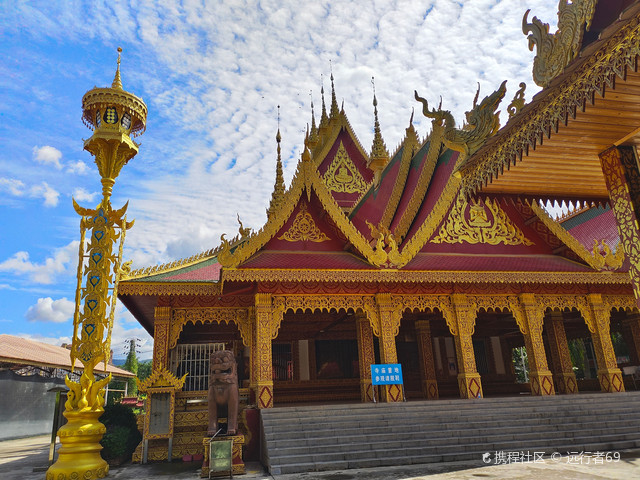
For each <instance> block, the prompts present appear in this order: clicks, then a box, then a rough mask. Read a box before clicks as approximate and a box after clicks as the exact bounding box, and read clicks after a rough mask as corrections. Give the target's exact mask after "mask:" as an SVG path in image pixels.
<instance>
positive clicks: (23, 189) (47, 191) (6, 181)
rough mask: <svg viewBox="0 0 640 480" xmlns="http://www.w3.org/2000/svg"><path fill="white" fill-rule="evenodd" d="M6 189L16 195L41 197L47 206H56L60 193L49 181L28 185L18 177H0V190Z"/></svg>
mask: <svg viewBox="0 0 640 480" xmlns="http://www.w3.org/2000/svg"><path fill="white" fill-rule="evenodd" d="M3 190H4V191H5V192H7V193H9V194H10V195H13V196H14V197H29V198H41V199H43V200H44V206H45V207H56V206H57V205H58V198H59V197H60V193H59V192H57V191H56V190H55V189H53V188H51V187H50V186H49V184H48V183H47V182H42V183H41V184H39V185H32V186H30V187H27V186H26V185H25V183H24V182H23V181H21V180H18V179H16V178H0V191H3Z"/></svg>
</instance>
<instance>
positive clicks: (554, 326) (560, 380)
mask: <svg viewBox="0 0 640 480" xmlns="http://www.w3.org/2000/svg"><path fill="white" fill-rule="evenodd" d="M546 326H547V339H548V340H549V349H550V351H551V363H552V365H553V366H554V372H553V376H554V377H555V379H556V385H557V386H558V393H567V394H570V393H578V382H577V381H576V374H575V373H574V372H573V362H572V361H571V354H570V353H569V344H568V343H567V334H566V332H565V331H564V320H563V319H562V312H560V311H558V310H553V311H552V312H551V315H550V317H549V320H548V321H547V324H546Z"/></svg>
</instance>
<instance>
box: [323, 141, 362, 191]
mask: <svg viewBox="0 0 640 480" xmlns="http://www.w3.org/2000/svg"><path fill="white" fill-rule="evenodd" d="M323 179H324V182H325V184H326V185H327V188H328V189H329V190H330V191H332V192H337V193H340V192H344V193H364V192H365V191H366V190H367V182H365V180H364V178H363V177H362V175H361V174H360V172H359V171H358V168H357V167H356V166H355V164H354V163H353V161H352V160H351V158H349V154H348V153H347V150H346V148H344V144H343V143H342V142H340V146H339V147H338V151H337V152H336V156H335V157H334V159H333V160H332V161H331V165H329V168H328V169H327V171H326V172H325V174H324V177H323Z"/></svg>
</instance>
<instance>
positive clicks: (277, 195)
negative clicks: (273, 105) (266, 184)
mask: <svg viewBox="0 0 640 480" xmlns="http://www.w3.org/2000/svg"><path fill="white" fill-rule="evenodd" d="M280 140H282V137H281V136H280V105H278V133H276V143H277V144H278V147H277V152H278V157H277V160H276V183H275V185H274V186H273V193H272V194H271V202H270V203H269V208H268V209H267V218H271V217H272V216H273V215H274V214H275V212H276V211H277V210H278V209H279V208H280V205H281V204H282V198H283V197H284V176H283V175H282V158H281V156H280Z"/></svg>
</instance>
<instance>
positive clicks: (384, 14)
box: [16, 0, 557, 267]
mask: <svg viewBox="0 0 640 480" xmlns="http://www.w3.org/2000/svg"><path fill="white" fill-rule="evenodd" d="M527 8H532V13H533V14H535V15H537V16H538V17H539V18H541V19H542V20H543V21H545V22H549V23H551V26H552V30H553V28H554V22H555V21H556V18H557V16H556V13H557V1H556V0H530V1H529V0H528V1H525V0H468V1H465V2H458V1H453V0H422V1H393V2H377V1H365V2H363V1H355V0H353V1H344V2H330V1H329V0H320V1H316V2H310V3H308V4H306V5H305V6H304V7H301V6H300V4H299V2H295V1H293V0H284V1H277V2H276V1H266V2H260V4H258V5H256V4H255V3H253V2H248V1H235V2H212V1H203V2H161V3H157V2H151V1H142V2H140V3H139V4H136V6H134V7H131V8H128V7H127V6H124V5H120V4H118V5H115V6H113V5H111V4H110V5H109V6H105V7H104V8H100V9H95V8H83V7H82V5H81V3H79V4H76V3H70V4H66V3H63V4H52V5H50V6H48V7H47V9H45V10H43V9H42V8H40V9H38V8H33V7H30V6H28V5H26V4H20V7H19V13H18V15H19V17H20V18H19V20H20V21H18V22H17V23H16V24H24V25H31V29H32V30H35V29H36V27H38V28H37V32H38V33H34V35H63V34H64V36H65V37H67V38H71V39H75V41H78V42H81V41H86V39H87V38H88V39H98V40H100V41H102V42H103V43H104V44H112V43H113V41H114V33H113V32H118V38H119V39H120V40H122V41H124V42H125V43H128V45H125V53H124V56H123V62H122V78H123V82H124V86H125V88H130V85H132V84H133V85H137V86H138V87H137V90H136V89H133V88H132V91H133V92H134V93H136V94H138V95H140V96H141V97H143V98H144V99H145V101H146V102H147V104H148V106H149V112H150V115H149V124H148V130H147V133H145V135H144V136H143V137H142V138H143V145H142V147H141V151H140V153H139V154H138V157H137V158H136V162H135V165H136V166H132V167H129V166H127V167H126V169H129V171H131V169H133V172H131V173H122V174H121V176H120V178H121V179H122V180H119V181H120V182H121V183H120V184H119V185H116V189H115V191H114V192H119V193H115V194H116V195H122V197H123V200H125V199H131V203H130V207H129V215H130V217H133V218H136V225H135V227H134V229H132V231H131V232H129V233H128V234H127V243H126V252H125V253H126V255H127V256H128V257H132V258H134V260H135V263H134V266H135V267H142V266H145V265H148V264H149V263H155V262H159V261H168V260H172V259H175V258H178V257H184V256H189V255H192V254H194V253H197V252H199V251H203V250H206V249H209V248H212V247H214V246H216V245H217V244H218V243H219V237H220V234H222V233H223V232H227V233H229V234H230V235H234V234H235V232H236V231H237V224H236V221H235V216H236V213H239V214H240V216H241V218H242V219H243V221H244V223H245V226H250V227H253V228H256V229H257V228H260V227H261V226H262V224H263V222H264V220H265V218H266V216H265V213H264V211H265V208H266V207H267V206H268V199H269V196H270V194H271V191H272V188H273V182H274V176H275V141H274V137H275V131H276V128H277V123H276V105H281V125H280V129H281V132H282V138H283V141H282V147H283V160H284V162H285V178H286V179H287V180H290V179H291V177H292V175H293V172H294V170H295V167H296V163H297V161H298V159H299V155H300V152H301V148H302V146H303V138H304V130H305V128H306V124H307V123H309V122H310V120H311V118H310V111H309V110H310V109H309V92H310V91H311V90H313V98H314V101H315V106H316V116H318V115H319V112H320V105H321V100H320V85H321V74H323V73H324V87H325V91H326V92H327V95H326V98H327V102H329V101H330V97H329V95H328V94H330V83H329V78H328V76H329V75H328V74H329V61H330V60H332V65H333V74H334V77H335V85H336V94H337V98H338V103H339V104H340V103H341V102H342V100H343V99H344V104H345V111H346V113H347V115H348V117H349V120H350V123H351V125H352V126H353V128H354V130H355V132H356V133H357V135H358V136H359V138H360V140H361V143H362V144H363V146H364V148H365V150H369V149H370V148H371V142H372V138H373V107H372V104H371V101H372V91H371V83H370V80H371V77H372V76H375V78H376V91H377V97H378V110H379V115H380V124H381V127H382V133H383V136H384V138H385V141H386V144H387V146H388V147H389V149H390V150H392V151H393V150H394V148H395V146H396V145H398V144H399V143H400V141H401V140H402V138H403V135H404V131H405V128H406V127H407V124H408V120H409V117H410V115H411V110H412V108H414V107H416V106H419V105H417V104H416V102H415V100H414V99H413V91H414V89H415V90H418V92H419V93H420V95H422V96H423V97H425V98H427V99H428V100H429V101H430V102H433V103H435V102H437V101H439V98H440V96H442V98H443V107H444V108H446V109H448V110H451V111H452V112H453V114H454V116H455V117H456V118H457V119H458V122H459V123H460V122H461V121H462V119H463V118H464V112H465V110H468V109H469V108H470V107H471V104H472V101H473V96H474V94H475V90H476V84H477V82H480V84H481V95H480V98H483V97H484V96H485V95H488V94H490V93H491V92H492V91H494V90H495V89H496V88H497V87H498V86H499V85H500V83H501V82H502V80H504V79H507V80H508V84H507V86H508V89H509V91H508V92H507V96H506V98H505V100H504V104H503V106H502V107H501V110H502V111H503V113H504V111H505V110H506V105H507V104H508V101H509V100H510V98H511V96H512V95H513V94H514V93H515V92H516V90H517V89H518V84H519V83H520V82H522V81H525V82H527V83H528V84H529V88H528V91H527V98H531V96H532V95H533V94H534V93H535V91H536V90H537V87H535V85H533V83H532V81H531V73H530V72H531V67H532V59H533V54H532V53H531V52H529V50H528V48H527V41H526V37H525V36H524V35H523V34H522V31H521V21H522V15H523V14H524V12H525V11H526V9H527ZM79 18H82V19H83V21H78V19H79ZM45 27H46V28H45ZM43 32H47V33H46V34H45V33H43ZM120 40H119V41H120ZM99 80H100V79H96V82H98V81H99ZM110 80H111V78H108V79H106V80H105V81H109V82H110ZM419 111H420V110H418V112H416V115H415V122H414V123H415V126H416V129H417V130H418V132H420V134H421V135H422V136H424V135H426V134H427V133H428V130H429V125H430V123H429V122H428V121H427V120H426V119H424V118H422V116H421V115H420V114H419ZM503 118H504V117H503ZM136 169H139V170H136ZM124 172H126V170H125V171H124ZM143 172H144V176H142V174H143ZM127 175H130V177H127ZM127 178H134V179H133V180H127ZM123 182H129V183H128V184H126V183H125V184H124V185H123ZM118 189H120V190H118ZM149 260H150V261H149ZM138 262H145V263H138Z"/></svg>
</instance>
